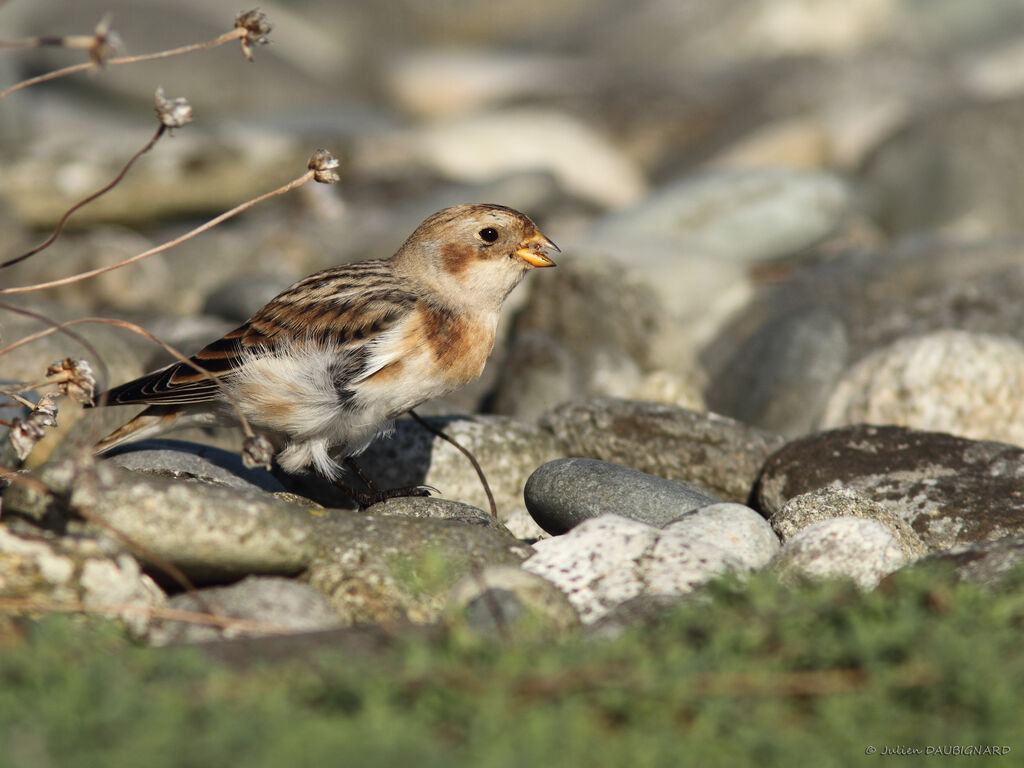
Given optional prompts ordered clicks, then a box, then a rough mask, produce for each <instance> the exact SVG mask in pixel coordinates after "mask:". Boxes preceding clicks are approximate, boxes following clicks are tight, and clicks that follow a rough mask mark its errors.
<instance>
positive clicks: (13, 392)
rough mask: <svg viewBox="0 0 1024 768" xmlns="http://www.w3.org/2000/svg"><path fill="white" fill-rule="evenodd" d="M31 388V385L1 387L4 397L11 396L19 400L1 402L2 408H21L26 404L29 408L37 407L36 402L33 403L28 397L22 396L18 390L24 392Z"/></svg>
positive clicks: (0, 390) (0, 406) (0, 391)
mask: <svg viewBox="0 0 1024 768" xmlns="http://www.w3.org/2000/svg"><path fill="white" fill-rule="evenodd" d="M31 388H32V387H30V386H23V385H18V386H17V388H9V387H8V388H4V389H0V394H2V395H3V396H4V397H9V398H11V399H12V400H17V401H18V402H16V403H0V408H20V407H21V406H25V407H26V408H29V409H31V408H35V407H36V404H35V403H33V402H32V401H31V400H29V399H28V398H25V397H22V396H21V395H19V394H18V392H24V391H25V390H26V389H31Z"/></svg>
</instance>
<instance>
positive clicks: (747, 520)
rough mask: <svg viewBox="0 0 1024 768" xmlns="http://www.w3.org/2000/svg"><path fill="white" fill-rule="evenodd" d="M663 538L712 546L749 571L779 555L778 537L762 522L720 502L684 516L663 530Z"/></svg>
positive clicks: (740, 508)
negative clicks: (679, 539) (674, 537)
mask: <svg viewBox="0 0 1024 768" xmlns="http://www.w3.org/2000/svg"><path fill="white" fill-rule="evenodd" d="M662 535H663V536H678V537H680V538H682V539H685V540H687V541H692V542H698V541H699V542H705V543H707V544H711V545H714V546H716V547H718V548H720V549H722V550H723V551H725V552H726V553H727V554H729V555H730V556H731V557H734V558H735V559H736V560H738V561H739V562H740V563H742V565H743V566H744V567H745V568H747V569H749V570H757V569H758V568H763V567H764V566H765V565H767V564H768V561H769V560H771V559H772V558H773V557H774V556H775V554H776V553H777V552H778V551H779V546H780V545H779V537H778V536H776V535H775V533H774V532H773V531H772V529H771V526H770V525H768V523H767V522H766V521H765V519H764V518H763V517H762V516H761V515H760V514H758V513H757V512H755V511H754V510H753V509H751V508H750V507H748V506H745V505H743V504H734V503H731V502H721V503H719V504H709V505H708V506H706V507H701V508H700V509H696V510H694V511H693V512H687V513H686V514H685V515H683V516H682V517H680V518H679V519H678V520H673V521H672V522H671V523H669V524H668V525H666V526H665V528H664V529H663V531H662Z"/></svg>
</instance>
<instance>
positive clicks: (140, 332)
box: [0, 304, 255, 437]
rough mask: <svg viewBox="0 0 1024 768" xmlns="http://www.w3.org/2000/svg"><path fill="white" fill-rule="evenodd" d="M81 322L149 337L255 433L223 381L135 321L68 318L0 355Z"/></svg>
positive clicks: (248, 432)
mask: <svg viewBox="0 0 1024 768" xmlns="http://www.w3.org/2000/svg"><path fill="white" fill-rule="evenodd" d="M0 308H3V309H6V308H7V305H5V304H0ZM82 323H93V324H99V325H114V326H117V327H118V328H124V329H126V330H129V331H131V332H132V333H137V334H138V335H140V336H144V337H145V338H147V339H149V340H150V341H152V342H154V343H155V344H159V345H160V346H161V347H163V349H164V350H165V351H166V352H167V353H168V354H170V355H172V356H173V357H174V358H175V359H176V360H178V361H179V362H182V363H185V365H188V366H190V367H191V368H193V369H194V370H196V371H198V372H199V373H201V374H203V375H204V376H206V377H207V378H208V379H210V381H212V382H213V383H214V384H216V385H217V387H218V388H219V389H220V391H221V394H222V395H224V397H225V399H226V400H227V401H228V403H230V404H231V407H232V408H233V409H234V411H235V415H236V416H238V421H239V424H240V425H241V427H242V431H243V432H244V433H245V436H246V437H253V436H254V435H255V432H253V429H252V427H251V426H250V425H249V420H248V419H246V418H245V414H244V413H242V410H241V409H240V408H239V407H238V403H236V402H235V400H234V398H232V397H231V393H230V392H228V389H227V387H225V386H224V382H223V381H221V380H220V379H218V378H217V377H216V376H214V375H213V374H212V373H210V372H209V371H208V370H206V369H205V368H203V366H201V365H199V363H196V362H195V361H193V360H192V359H190V358H188V357H186V356H185V355H184V354H183V353H182V352H180V351H178V350H177V349H175V348H174V347H172V346H171V345H170V344H167V343H166V342H163V341H161V340H160V339H158V338H157V337H156V336H154V335H153V334H152V333H150V332H149V331H147V330H146V329H145V328H142V327H141V326H138V325H136V324H135V323H130V322H128V321H127V320H118V319H116V318H113V317H83V318H79V319H78V320H69V321H68V322H66V323H61V324H60V325H56V326H54V327H51V328H46V329H45V330H42V331H38V332H36V333H34V334H32V335H31V336H26V337H25V338H23V339H19V340H18V341H16V342H14V343H13V344H9V345H8V346H6V347H4V348H3V349H0V356H2V355H5V354H7V353H8V352H11V351H13V350H15V349H17V348H18V347H21V346H24V345H25V344H30V343H32V342H33V341H37V340H39V339H41V338H43V337H44V336H49V335H50V334H51V333H56V332H58V331H60V332H62V333H63V332H66V331H65V329H66V328H67V327H68V326H72V325H80V324H82ZM94 354H95V352H94ZM100 404H102V403H100Z"/></svg>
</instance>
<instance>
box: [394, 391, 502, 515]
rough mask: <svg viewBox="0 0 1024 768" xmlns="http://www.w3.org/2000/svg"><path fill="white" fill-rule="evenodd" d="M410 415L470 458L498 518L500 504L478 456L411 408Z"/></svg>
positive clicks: (492, 513)
mask: <svg viewBox="0 0 1024 768" xmlns="http://www.w3.org/2000/svg"><path fill="white" fill-rule="evenodd" d="M409 415H410V416H412V417H413V419H415V421H416V423H417V424H419V425H420V426H421V427H423V428H424V429H425V430H427V431H428V432H430V433H432V434H434V435H436V436H437V437H440V438H441V439H442V440H447V441H448V442H449V443H451V444H452V445H454V446H455V447H456V448H458V449H459V451H460V452H461V453H462V455H463V456H465V457H466V458H467V459H469V463H470V464H472V465H473V469H475V470H476V476H477V477H479V478H480V482H481V484H482V485H483V487H484V493H486V494H487V503H488V504H489V505H490V507H491V516H492V517H493V518H494V519H495V520H497V519H498V505H497V504H495V503H494V494H493V493H491V486H490V484H489V483H488V482H487V477H486V476H484V471H483V469H481V468H480V462H478V461H477V460H476V457H475V456H474V455H473V454H472V453H470V452H469V450H467V449H466V448H464V447H463V446H462V445H460V444H459V443H457V442H456V441H455V440H454V439H452V438H451V437H449V436H448V435H446V434H445V433H444V432H442V431H441V430H440V429H438V428H437V427H435V426H434V425H432V424H429V423H428V422H427V421H426V420H425V419H423V418H422V417H421V416H420V415H419V414H418V413H416V412H415V411H413V410H410V411H409Z"/></svg>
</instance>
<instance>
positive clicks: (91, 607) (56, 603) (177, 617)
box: [0, 597, 293, 635]
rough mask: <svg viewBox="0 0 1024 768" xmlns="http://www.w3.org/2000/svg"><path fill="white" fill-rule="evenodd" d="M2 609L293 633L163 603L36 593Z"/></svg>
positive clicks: (0, 602) (3, 600)
mask: <svg viewBox="0 0 1024 768" xmlns="http://www.w3.org/2000/svg"><path fill="white" fill-rule="evenodd" d="M0 611H6V612H8V613H19V614H25V613H85V614H122V615H135V616H147V617H149V618H152V619H163V620H165V621H178V622H181V623H183V624H200V625H204V626H212V627H220V628H222V629H236V630H239V631H241V632H261V633H263V634H268V635H290V634H293V631H292V630H290V629H288V628H287V627H282V626H280V625H279V624H269V623H266V622H262V621H253V620H252V619H239V618H236V617H234V616H218V615H214V614H209V613H198V612H196V611H183V610H179V609H177V608H163V607H160V606H148V605H136V604H132V603H84V602H82V601H81V600H68V601H63V600H49V599H46V598H35V597H0Z"/></svg>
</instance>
